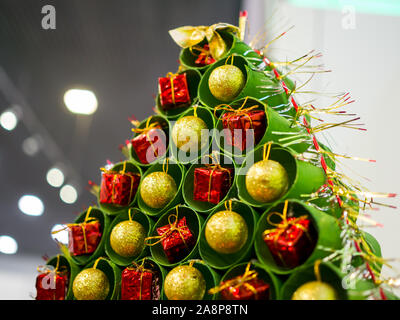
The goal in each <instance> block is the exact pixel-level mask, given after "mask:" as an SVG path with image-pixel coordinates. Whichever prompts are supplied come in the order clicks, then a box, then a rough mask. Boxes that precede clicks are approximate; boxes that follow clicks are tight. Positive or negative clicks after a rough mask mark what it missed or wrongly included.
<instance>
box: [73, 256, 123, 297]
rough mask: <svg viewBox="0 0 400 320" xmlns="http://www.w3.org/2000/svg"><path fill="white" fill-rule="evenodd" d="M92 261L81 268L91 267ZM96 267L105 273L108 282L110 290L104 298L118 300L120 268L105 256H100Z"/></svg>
mask: <svg viewBox="0 0 400 320" xmlns="http://www.w3.org/2000/svg"><path fill="white" fill-rule="evenodd" d="M94 263H95V261H92V262H91V263H89V264H87V265H86V266H85V267H84V268H83V269H82V270H84V269H88V268H92V267H93V265H94ZM96 269H99V270H101V271H103V272H104V273H105V275H106V276H107V278H108V281H109V284H110V291H109V293H108V296H107V297H106V299H105V300H118V299H119V295H120V292H121V269H120V268H119V267H118V266H117V265H116V264H114V263H113V262H112V261H110V260H109V259H107V258H101V259H100V260H99V262H98V264H97V266H96ZM74 299H75V297H74Z"/></svg>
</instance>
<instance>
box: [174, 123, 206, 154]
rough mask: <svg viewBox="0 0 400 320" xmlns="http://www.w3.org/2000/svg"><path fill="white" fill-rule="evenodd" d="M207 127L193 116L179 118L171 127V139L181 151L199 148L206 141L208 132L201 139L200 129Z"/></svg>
mask: <svg viewBox="0 0 400 320" xmlns="http://www.w3.org/2000/svg"><path fill="white" fill-rule="evenodd" d="M203 129H208V128H207V125H206V123H205V122H204V121H203V120H202V119H200V118H199V117H195V116H186V117H182V118H180V119H179V120H178V121H177V122H176V123H175V124H174V126H173V128H172V140H173V141H174V143H175V145H176V146H177V147H178V148H179V149H180V150H182V151H184V152H187V151H191V150H196V151H197V150H200V149H201V148H202V147H203V146H204V145H206V144H207V142H208V134H204V137H203V140H202V139H201V130H203Z"/></svg>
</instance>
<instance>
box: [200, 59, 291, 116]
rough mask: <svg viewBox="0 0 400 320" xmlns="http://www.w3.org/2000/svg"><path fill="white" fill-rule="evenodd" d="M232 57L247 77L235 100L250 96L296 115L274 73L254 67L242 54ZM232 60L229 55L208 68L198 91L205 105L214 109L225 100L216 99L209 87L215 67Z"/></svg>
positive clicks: (276, 109) (282, 112) (278, 110)
mask: <svg viewBox="0 0 400 320" xmlns="http://www.w3.org/2000/svg"><path fill="white" fill-rule="evenodd" d="M232 58H233V65H235V66H236V67H238V68H239V69H240V70H241V71H242V72H243V74H244V75H245V77H246V83H245V85H244V87H243V89H242V91H241V92H240V93H239V94H238V95H237V96H236V97H235V99H234V100H239V99H241V98H245V97H247V96H249V97H252V98H256V99H259V100H261V101H263V102H265V103H266V104H267V105H268V106H270V107H271V108H272V109H274V110H275V111H277V112H278V113H280V114H285V115H289V116H291V117H294V116H295V114H296V111H295V110H294V108H293V107H292V105H291V104H290V102H289V100H288V96H287V95H286V93H285V92H284V91H283V89H282V85H281V84H280V83H279V81H278V80H277V79H276V78H275V76H274V75H269V73H265V72H263V71H259V70H256V69H254V67H253V66H252V65H250V64H249V62H247V61H246V59H245V58H243V57H241V56H238V55H236V54H233V55H232ZM227 60H228V61H227ZM231 61H232V59H231V58H230V57H228V58H227V59H222V60H220V61H218V62H216V63H214V64H213V65H212V66H211V67H210V68H209V69H207V71H206V72H205V73H204V75H203V77H202V78H201V81H200V84H199V91H198V95H199V99H200V101H201V102H202V103H203V104H204V105H206V106H207V107H209V108H211V109H214V108H215V107H216V106H218V105H220V104H223V103H225V102H223V101H221V100H218V99H216V98H215V97H214V96H213V95H212V94H211V92H210V89H209V87H208V79H209V77H210V74H211V72H212V71H213V70H214V69H215V68H218V67H220V66H222V65H225V63H226V62H228V63H231ZM228 104H229V102H228Z"/></svg>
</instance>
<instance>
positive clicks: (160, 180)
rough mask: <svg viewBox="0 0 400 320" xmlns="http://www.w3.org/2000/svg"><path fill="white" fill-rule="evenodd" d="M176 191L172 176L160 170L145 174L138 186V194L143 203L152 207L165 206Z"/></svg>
mask: <svg viewBox="0 0 400 320" xmlns="http://www.w3.org/2000/svg"><path fill="white" fill-rule="evenodd" d="M177 191H178V188H177V186H176V183H175V180H174V178H172V177H171V176H170V175H169V174H167V173H165V172H162V171H157V172H152V173H150V174H149V175H147V176H146V177H145V178H144V179H143V181H142V184H141V186H140V196H141V197H142V199H143V201H144V203H146V204H147V205H148V206H149V207H151V208H154V209H159V208H162V207H164V206H166V205H167V204H168V203H169V202H170V201H171V200H172V199H173V198H174V197H175V195H176V193H177Z"/></svg>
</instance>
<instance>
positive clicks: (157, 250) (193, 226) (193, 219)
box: [150, 205, 204, 268]
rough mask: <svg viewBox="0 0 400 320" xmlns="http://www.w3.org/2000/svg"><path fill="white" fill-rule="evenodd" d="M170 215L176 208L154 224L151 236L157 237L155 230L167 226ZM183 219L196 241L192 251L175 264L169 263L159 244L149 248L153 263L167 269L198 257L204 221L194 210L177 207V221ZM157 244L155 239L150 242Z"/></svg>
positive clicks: (174, 212) (182, 206) (181, 206)
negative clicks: (184, 218)
mask: <svg viewBox="0 0 400 320" xmlns="http://www.w3.org/2000/svg"><path fill="white" fill-rule="evenodd" d="M171 214H176V208H173V209H170V210H169V211H167V212H165V213H164V214H163V215H162V216H161V217H160V218H159V219H158V221H157V222H156V223H155V225H154V226H153V228H152V230H151V236H153V237H154V236H158V233H157V228H159V227H163V226H165V225H168V224H169V221H168V217H169V216H170V215H171ZM183 217H186V224H187V226H188V228H189V229H190V231H191V232H192V234H193V236H194V237H195V239H196V244H195V246H194V247H193V249H192V250H191V251H190V253H189V254H188V255H187V256H186V257H184V258H183V259H181V260H179V261H176V262H173V263H171V262H169V261H168V259H167V256H166V254H165V252H164V249H163V247H162V243H161V242H159V243H157V244H155V245H151V246H150V253H151V256H152V258H153V259H154V261H155V262H157V263H158V264H160V265H161V266H163V267H168V268H173V267H176V266H177V265H179V264H181V263H183V262H185V261H187V260H189V259H194V258H197V257H198V242H199V238H200V230H201V227H202V225H203V222H204V219H203V218H202V217H201V216H200V215H199V214H198V213H197V212H196V211H194V210H192V209H191V208H189V207H187V206H185V205H179V207H178V220H179V219H182V218H183ZM152 242H153V243H154V242H157V239H155V240H153V241H152Z"/></svg>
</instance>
